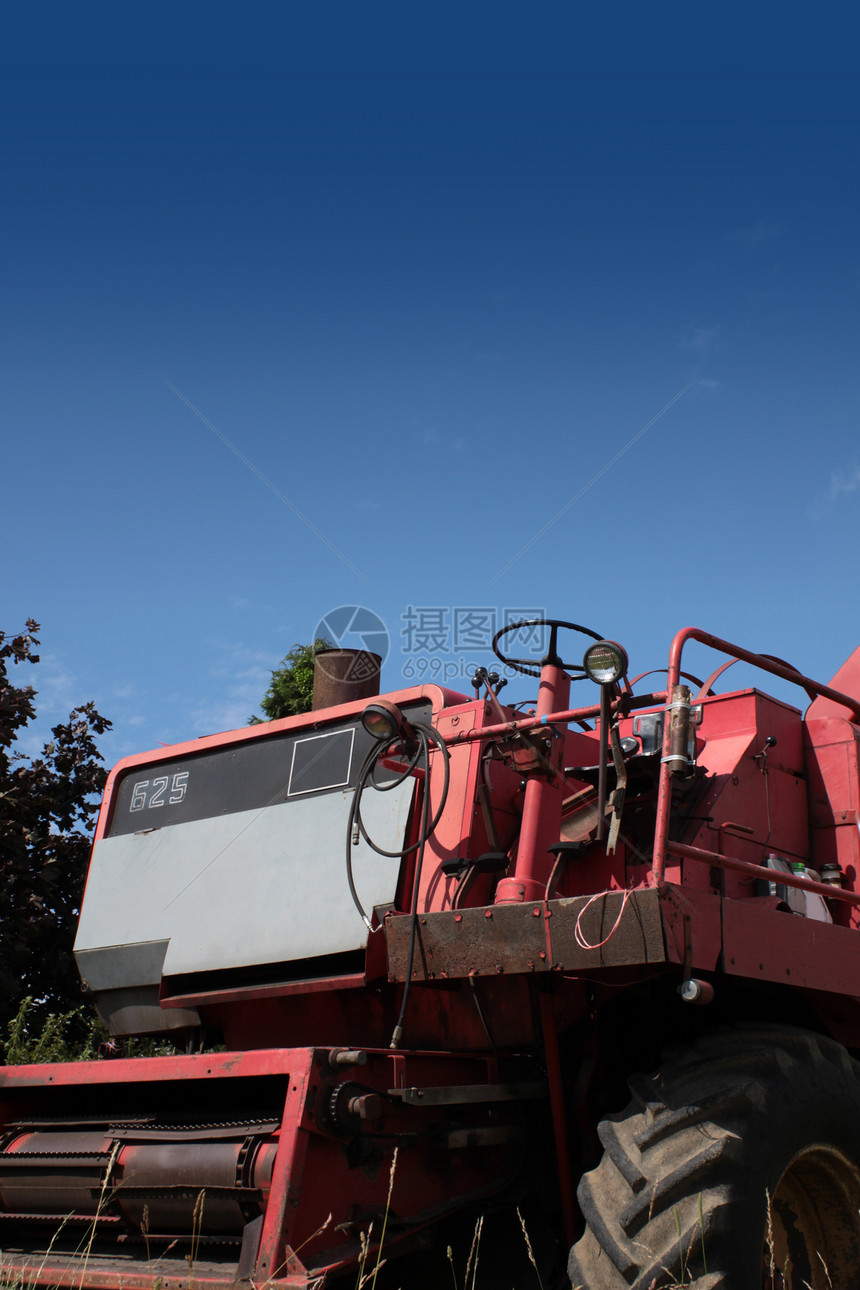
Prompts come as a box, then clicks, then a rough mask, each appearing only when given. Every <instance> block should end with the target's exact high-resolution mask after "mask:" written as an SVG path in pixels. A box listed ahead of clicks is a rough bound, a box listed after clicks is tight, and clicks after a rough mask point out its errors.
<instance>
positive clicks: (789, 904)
mask: <svg viewBox="0 0 860 1290" xmlns="http://www.w3.org/2000/svg"><path fill="white" fill-rule="evenodd" d="M515 626H516V625H515ZM520 626H526V627H528V628H529V629H532V628H535V627H542V628H543V629H545V630H546V632H547V633H548V636H547V647H546V653H545V656H544V658H543V661H542V664H541V666H540V667H539V669H535V668H534V667H533V665H532V664H531V661H530V660H527V659H520V658H513V659H511V658H507V657H506V656H505V655H504V654H503V653H502V649H503V646H504V644H505V640H504V638H505V635H506V633H507V632H509V631H511V630H513V628H506V629H505V631H504V632H502V633H500V634H499V636H498V637H497V639H496V641H495V642H494V646H495V648H496V650H497V652H498V653H499V657H500V658H502V659H503V661H504V662H506V663H509V664H510V665H511V666H513V667H514V668H515V669H517V670H520V671H526V672H528V673H529V674H530V675H532V676H533V677H534V678H535V681H536V683H537V688H538V698H537V702H536V704H535V707H534V710H533V711H532V712H529V713H526V714H523V713H521V712H517V711H515V710H513V709H511V708H507V707H505V706H503V705H502V704H501V703H500V701H499V699H498V698H497V697H496V695H495V694H494V693H493V690H492V687H491V686H490V685H489V684H488V683H487V682H486V678H484V681H483V685H484V693H483V694H481V692H480V689H481V684H480V683H477V684H476V686H475V696H474V697H468V696H465V695H462V694H456V693H453V692H451V691H447V690H444V689H442V688H440V687H437V686H433V685H426V686H421V687H415V688H411V689H407V690H402V691H399V692H397V693H394V694H390V695H388V696H386V697H385V698H380V697H377V696H376V695H375V693H374V690H375V686H374V685H373V683H371V684H370V686H368V687H363V688H362V689H360V690H357V689H356V687H355V686H352V688H351V689H350V690H348V691H347V693H344V692H343V691H341V692H340V693H334V694H332V693H331V692H330V693H329V695H328V697H327V700H326V706H325V707H319V708H317V709H315V710H314V711H313V712H311V713H308V714H306V715H303V716H301V717H295V718H288V719H286V720H283V721H277V722H272V723H269V724H267V725H261V726H256V727H250V728H248V729H244V730H240V731H233V732H229V733H227V734H222V735H216V736H212V737H209V738H206V739H201V740H196V741H194V742H193V743H187V744H181V745H177V746H176V747H173V748H163V749H159V750H158V751H157V752H156V753H150V754H146V755H143V756H139V757H132V758H127V759H126V760H124V761H123V762H121V763H120V764H119V765H118V766H117V767H116V768H115V769H114V771H113V772H112V774H111V776H110V778H109V781H108V784H107V787H106V790H105V795H104V802H103V806H102V811H101V814H100V817H99V823H98V829H97V833H96V838H95V842H94V847H93V855H92V861H91V865H90V871H89V875H88V880H87V888H86V893H85V898H84V902H83V907H82V912H81V917H80V923H79V929H78V936H77V941H76V946H75V953H76V958H77V962H78V966H79V968H80V971H81V976H82V978H83V981H84V983H85V986H86V988H87V989H88V990H89V992H90V994H91V995H92V997H93V999H94V1001H95V1004H96V1006H97V1007H98V1009H99V1012H100V1014H101V1016H102V1018H103V1020H104V1022H105V1024H106V1025H107V1027H108V1029H109V1030H110V1032H111V1033H112V1034H114V1035H116V1036H147V1035H149V1036H165V1035H169V1036H172V1038H173V1040H174V1042H175V1043H177V1044H178V1046H179V1047H180V1048H185V1049H186V1051H185V1053H184V1054H178V1055H173V1056H155V1057H149V1058H136V1059H113V1060H104V1061H97V1062H84V1063H76V1064H67V1065H54V1066H21V1067H10V1068H6V1069H4V1070H3V1071H2V1072H0V1248H2V1250H3V1259H4V1267H5V1270H6V1273H7V1276H9V1277H16V1276H20V1277H22V1278H23V1279H24V1280H26V1281H28V1282H30V1283H32V1284H34V1285H35V1284H40V1285H64V1286H73V1285H74V1286H77V1287H83V1286H92V1287H100V1288H101V1287H103V1288H104V1290H109V1288H110V1290H114V1288H116V1290H119V1287H120V1286H123V1287H141V1288H142V1287H144V1286H145V1287H151V1286H153V1285H154V1284H155V1283H156V1282H157V1283H158V1284H159V1285H160V1286H163V1287H164V1288H165V1290H170V1288H173V1290H179V1288H180V1287H186V1286H189V1285H190V1284H191V1283H192V1282H193V1283H195V1284H198V1285H211V1286H213V1287H214V1286H221V1287H226V1286H230V1285H234V1284H236V1283H253V1284H254V1285H256V1286H262V1285H266V1284H271V1285H273V1286H285V1287H286V1286H289V1287H295V1290H299V1288H300V1287H309V1286H311V1285H315V1284H316V1285H322V1284H324V1283H329V1282H333V1281H336V1280H337V1279H338V1278H340V1277H346V1278H348V1280H347V1282H346V1283H347V1284H355V1280H356V1275H357V1269H360V1268H361V1267H362V1266H364V1267H365V1268H366V1267H367V1266H368V1264H369V1266H370V1267H373V1265H374V1263H375V1261H376V1258H377V1256H378V1253H379V1250H380V1246H381V1247H382V1253H383V1257H386V1258H389V1259H391V1258H393V1257H394V1256H396V1255H397V1254H399V1253H408V1252H410V1251H413V1250H416V1249H418V1250H420V1249H422V1248H426V1246H427V1245H428V1243H432V1241H433V1239H434V1235H433V1234H434V1231H435V1230H436V1227H437V1225H438V1224H439V1223H440V1222H443V1221H444V1220H445V1219H446V1218H448V1217H450V1216H452V1215H466V1216H468V1215H476V1214H479V1213H481V1212H484V1211H486V1210H488V1209H491V1208H492V1207H494V1206H504V1205H512V1204H515V1203H518V1202H519V1201H521V1200H522V1198H523V1197H525V1196H527V1195H529V1194H530V1195H532V1196H535V1197H537V1200H538V1203H539V1205H540V1206H541V1207H542V1208H543V1209H544V1210H545V1211H546V1212H547V1214H548V1215H549V1217H550V1218H551V1220H552V1221H553V1222H554V1223H555V1224H556V1226H557V1231H558V1234H559V1249H564V1251H565V1254H564V1256H563V1258H562V1262H563V1259H564V1258H565V1257H566V1250H567V1249H569V1248H570V1247H572V1252H571V1255H570V1277H571V1279H572V1281H573V1283H574V1284H579V1285H582V1286H586V1287H588V1290H617V1288H620V1287H623V1286H635V1287H637V1290H646V1288H650V1287H651V1285H652V1282H653V1283H655V1284H657V1285H659V1284H661V1283H662V1282H661V1280H660V1278H661V1277H664V1276H665V1277H671V1276H674V1277H675V1278H676V1279H677V1278H678V1277H680V1276H681V1275H686V1276H687V1280H688V1281H689V1283H690V1284H691V1285H693V1286H695V1287H701V1290H704V1288H705V1287H706V1286H711V1285H716V1284H717V1282H716V1281H714V1280H712V1279H711V1278H713V1277H714V1276H716V1275H718V1274H723V1275H725V1277H726V1278H727V1279H726V1280H725V1284H726V1285H727V1286H732V1287H735V1286H737V1287H738V1290H749V1288H750V1287H755V1288H756V1290H758V1287H759V1286H762V1287H765V1286H768V1287H771V1286H774V1285H776V1284H782V1285H783V1286H785V1287H796V1290H800V1287H801V1286H802V1285H803V1284H804V1281H803V1279H802V1278H803V1277H805V1278H806V1280H808V1281H809V1284H810V1286H811V1287H812V1290H824V1287H825V1286H826V1284H827V1283H826V1282H825V1281H823V1280H822V1277H821V1274H820V1273H819V1272H818V1271H816V1270H815V1268H813V1266H812V1265H813V1264H814V1263H815V1259H816V1256H815V1251H818V1252H819V1253H821V1254H822V1255H823V1256H824V1257H825V1258H826V1259H827V1260H828V1267H829V1273H828V1275H829V1276H831V1277H833V1285H837V1284H838V1285H840V1286H848V1285H853V1284H860V1217H858V1210H860V1172H858V1162H860V1094H858V1093H857V1092H855V1088H860V1081H858V1070H857V1068H856V1067H855V1066H854V1064H853V1062H852V1060H851V1058H850V1057H849V1054H848V1051H847V1050H848V1049H851V1048H855V1047H858V1046H860V968H858V962H860V959H858V951H857V939H856V938H857V931H856V924H857V919H858V904H860V893H858V886H860V884H858V878H857V875H858V868H860V857H858V842H860V831H858V808H860V781H858V772H857V740H858V716H860V701H858V698H855V697H852V694H855V695H860V662H857V661H855V660H856V659H857V657H858V656H854V658H852V660H850V661H849V663H848V664H846V666H845V668H844V669H843V670H842V672H841V673H840V674H839V675H838V676H837V677H836V678H834V682H833V683H832V685H831V686H825V685H821V684H820V683H817V682H815V681H812V680H810V679H809V678H806V677H802V676H800V675H799V674H798V673H797V672H796V671H794V669H792V668H791V667H790V666H789V665H787V664H783V663H781V662H779V661H777V660H774V659H772V658H770V657H767V656H764V655H758V654H753V653H752V652H750V651H746V650H743V649H741V648H739V647H736V646H733V645H731V644H729V643H728V642H726V641H723V640H720V639H719V638H717V637H714V636H710V635H708V634H707V633H704V632H699V631H697V630H695V629H687V630H686V631H684V632H681V633H679V635H678V636H677V637H676V638H675V641H674V642H673V645H672V651H671V654H670V658H669V667H668V669H667V682H666V688H665V689H664V690H660V691H654V692H651V693H649V694H643V695H637V694H635V693H634V690H633V688H632V687H631V685H630V683H629V682H628V680H627V659H626V654H625V652H624V650H623V648H622V647H621V646H619V645H616V644H615V643H614V642H611V641H605V640H603V639H602V638H601V637H600V636H599V635H598V634H597V633H595V632H592V631H590V630H588V629H585V628H581V627H579V626H578V625H576V624H573V623H567V622H560V621H558V620H551V621H549V622H541V623H528V624H525V625H520ZM571 630H572V631H576V632H580V633H584V635H585V636H586V637H587V639H588V641H589V642H590V643H589V645H588V648H587V650H586V652H585V655H584V657H583V659H582V661H581V662H580V661H577V662H575V663H572V662H568V661H565V657H566V653H567V652H566V651H565V649H564V646H563V642H564V641H565V640H567V639H569V637H568V635H567V633H568V632H569V631H571ZM690 639H694V640H697V641H699V642H701V643H703V644H705V645H707V646H710V647H711V648H712V649H715V650H717V651H720V652H722V653H723V654H725V655H727V656H728V657H729V659H732V658H740V659H742V660H744V661H746V662H748V663H751V664H753V665H754V666H756V667H758V668H760V669H762V670H763V671H764V672H767V673H771V674H775V675H777V676H779V677H780V678H782V679H783V680H788V681H791V682H793V683H794V684H796V685H799V686H800V687H801V688H802V689H803V690H805V691H806V693H807V694H809V695H810V697H811V698H813V702H812V704H811V707H810V708H809V711H808V713H807V716H806V719H805V721H804V719H803V718H802V717H801V714H800V712H799V711H798V710H797V709H796V708H793V707H791V706H789V705H788V704H786V703H784V702H782V701H778V700H776V699H772V698H769V697H768V696H767V695H765V694H763V693H761V692H759V691H757V690H753V689H747V690H740V691H735V692H734V693H730V694H714V693H713V690H712V685H713V682H714V680H715V677H711V678H710V679H709V681H708V682H705V683H702V682H699V681H697V680H695V678H690V677H688V676H687V675H686V674H685V673H683V672H682V670H681V655H682V650H683V647H684V645H685V643H686V642H687V641H689V640H690ZM720 670H722V669H718V671H720ZM580 680H585V681H586V687H587V689H588V693H587V694H586V696H585V697H586V699H587V700H589V701H588V702H586V703H585V704H584V705H582V706H580V707H576V708H574V707H571V706H570V690H571V683H572V682H573V681H580ZM589 681H590V682H591V683H593V685H591V686H590V685H589ZM691 1005H694V1006H691ZM696 1005H697V1006H696ZM703 1005H705V1006H703ZM837 1041H838V1042H837ZM671 1045H674V1049H672V1052H671V1055H670V1056H668V1057H661V1050H664V1049H665V1048H666V1047H667V1046H671ZM679 1045H680V1046H679ZM842 1045H845V1047H843V1046H842ZM642 1070H649V1071H651V1072H652V1074H651V1075H650V1076H649V1079H648V1081H643V1079H642V1077H641V1076H638V1075H637V1074H636V1072H637V1071H639V1072H641V1071H642ZM627 1082H629V1084H630V1089H631V1090H632V1095H633V1101H632V1102H631V1103H630V1105H629V1106H628V1108H627V1110H626V1111H624V1110H623V1107H624V1102H625V1100H627V1098H628V1097H629V1096H630V1094H629V1093H627V1092H626V1091H625V1090H626V1085H627ZM799 1089H802V1090H803V1091H798V1090H799ZM822 1108H823V1109H822ZM653 1124H656V1125H657V1126H658V1127H657V1128H656V1129H651V1128H649V1127H648V1126H649V1125H653ZM804 1124H807V1125H808V1126H809V1127H808V1128H804ZM840 1133H841V1135H842V1136H841V1138H840ZM703 1134H704V1136H705V1137H706V1138H707V1140H708V1143H709V1144H710V1146H709V1147H708V1151H706V1152H705V1153H704V1154H702V1135H703ZM738 1143H740V1144H746V1143H748V1144H749V1145H748V1146H744V1145H742V1146H741V1147H737V1146H736V1145H733V1144H738ZM708 1152H710V1154H708ZM667 1180H668V1181H667ZM768 1196H769V1197H770V1200H771V1202H772V1210H771V1212H770V1215H769V1214H768ZM697 1233H698V1238H699V1239H698V1240H697ZM729 1233H731V1234H732V1235H728V1234H729ZM443 1241H444V1238H443ZM768 1260H770V1262H768ZM705 1264H706V1265H707V1266H704V1265H705ZM817 1266H818V1265H817V1264H816V1268H817ZM775 1269H779V1275H780V1276H782V1278H783V1280H782V1281H781V1282H777V1281H776V1280H774V1270H775ZM546 1275H549V1273H547V1274H546ZM697 1277H698V1278H699V1279H698V1280H697V1279H696V1278H697ZM792 1278H794V1279H792ZM407 1280H408V1278H407ZM720 1284H722V1283H720Z"/></svg>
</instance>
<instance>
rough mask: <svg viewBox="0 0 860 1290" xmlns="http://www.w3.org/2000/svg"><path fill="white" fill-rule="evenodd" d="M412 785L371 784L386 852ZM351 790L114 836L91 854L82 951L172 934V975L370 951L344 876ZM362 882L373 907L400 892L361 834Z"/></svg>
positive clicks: (357, 854) (395, 843)
mask: <svg viewBox="0 0 860 1290" xmlns="http://www.w3.org/2000/svg"><path fill="white" fill-rule="evenodd" d="M413 788H414V780H409V781H407V782H405V783H404V784H402V785H399V786H398V787H397V788H395V789H393V790H391V791H390V792H386V793H380V792H375V791H373V790H372V789H368V791H366V792H365V794H364V796H363V798H362V816H363V818H364V821H365V824H366V827H367V829H368V832H369V833H370V835H371V836H372V837H373V838H374V840H375V841H376V842H378V844H379V845H380V846H382V847H384V848H385V849H386V850H388V851H396V850H398V849H399V848H401V847H402V846H403V843H404V837H405V832H406V823H407V817H408V813H409V806H410V803H411V800H412V792H413ZM352 796H353V791H352V789H349V790H346V791H345V792H343V793H327V794H325V796H323V797H308V798H300V799H294V800H292V801H289V802H283V803H279V804H278V805H277V806H267V807H264V808H262V809H261V810H255V811H242V812H239V813H236V814H233V815H225V816H221V817H218V818H215V819H208V820H194V821H191V822H190V823H187V824H177V825H171V826H167V827H165V828H161V829H155V830H152V831H150V832H143V833H132V834H125V835H121V836H118V837H114V838H105V839H103V840H102V841H101V842H99V843H97V845H96V847H95V850H94V852H93V859H92V862H91V865H90V872H89V877H88V879H87V889H86V895H85V897H84V904H83V909H82V911H81V918H80V923H79V925H78V935H77V940H76V942H75V949H76V950H88V949H96V948H99V947H103V946H108V945H128V944H133V943H139V942H141V941H153V940H165V939H169V940H170V945H169V947H168V950H167V956H166V958H165V962H164V972H165V975H174V974H178V973H183V972H203V971H213V970H217V969H220V968H230V967H244V966H251V965H253V964H257V963H276V962H280V961H287V960H293V959H303V958H312V957H314V956H316V955H320V954H337V953H341V952H343V951H346V950H356V949H361V948H363V946H364V944H365V942H366V939H367V929H366V928H365V926H364V924H363V922H362V920H361V917H360V915H359V914H358V912H357V910H356V908H355V906H354V905H353V902H352V899H351V897H350V894H349V887H348V885H347V880H346V858H345V853H346V828H347V819H348V815H349V808H350V803H351V801H352ZM353 865H354V871H355V883H356V887H357V889H358V893H359V896H360V898H361V901H362V903H363V905H364V907H365V909H366V910H367V911H368V913H370V911H371V910H372V908H373V906H374V905H377V904H385V903H387V902H389V901H391V900H393V899H394V896H395V891H396V887H397V879H398V874H399V868H400V864H399V861H398V860H390V859H387V858H385V857H384V856H380V855H377V853H376V852H375V851H372V850H371V848H370V847H368V845H367V843H366V842H365V841H364V839H362V840H361V842H360V843H359V844H358V846H356V847H354V848H353Z"/></svg>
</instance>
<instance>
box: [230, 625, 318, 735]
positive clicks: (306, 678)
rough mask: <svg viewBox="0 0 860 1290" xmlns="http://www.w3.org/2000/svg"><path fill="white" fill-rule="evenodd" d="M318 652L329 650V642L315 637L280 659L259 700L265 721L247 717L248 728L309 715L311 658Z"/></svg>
mask: <svg viewBox="0 0 860 1290" xmlns="http://www.w3.org/2000/svg"><path fill="white" fill-rule="evenodd" d="M321 649H331V641H329V640H326V639H325V637H323V636H318V637H317V639H316V640H315V641H314V643H313V644H312V645H299V644H295V645H294V646H293V648H292V649H291V650H289V651H288V653H287V654H285V655H284V658H283V659H282V660H281V666H280V667H276V668H275V670H274V671H273V672H272V679H271V681H270V682H269V688H268V690H267V691H266V693H265V694H264V695H263V698H262V699H261V700H260V707H261V708H262V710H263V712H264V713H265V718H263V717H251V719H250V721H249V725H252V726H256V725H259V723H260V721H262V720H266V721H277V720H278V719H279V718H280V717H295V716H297V715H298V714H299V713H300V712H310V710H311V706H312V704H313V693H314V657H315V655H316V654H318V653H319V651H320V650H321Z"/></svg>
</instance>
